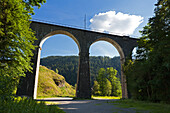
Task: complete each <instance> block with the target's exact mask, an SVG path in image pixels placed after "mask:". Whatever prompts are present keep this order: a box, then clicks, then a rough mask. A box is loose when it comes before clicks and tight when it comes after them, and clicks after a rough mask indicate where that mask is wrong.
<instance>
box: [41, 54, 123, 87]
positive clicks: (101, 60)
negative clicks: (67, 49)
mask: <svg viewBox="0 0 170 113" xmlns="http://www.w3.org/2000/svg"><path fill="white" fill-rule="evenodd" d="M78 61H79V57H78V56H48V57H46V58H41V62H40V64H41V65H43V66H46V67H47V68H48V69H51V70H54V71H56V69H58V71H59V72H58V73H59V74H61V75H62V76H64V77H65V79H66V81H67V82H68V83H69V84H71V85H73V86H74V85H75V84H76V82H77V71H78ZM108 67H113V68H114V69H116V70H117V71H118V73H117V77H118V78H119V79H121V78H120V71H121V70H120V57H113V58H109V57H102V56H98V57H97V56H91V57H90V76H91V86H92V85H93V81H94V80H96V77H97V75H98V73H99V70H100V68H105V69H106V68H108Z"/></svg>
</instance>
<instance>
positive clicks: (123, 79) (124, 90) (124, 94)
mask: <svg viewBox="0 0 170 113" xmlns="http://www.w3.org/2000/svg"><path fill="white" fill-rule="evenodd" d="M98 41H106V42H109V43H110V44H112V45H113V47H115V48H116V50H117V51H118V53H119V55H120V65H121V85H122V98H127V97H128V95H127V85H126V77H125V75H124V72H123V64H124V63H125V54H124V52H123V49H122V47H121V46H120V45H119V44H118V43H117V42H116V41H115V40H113V39H111V38H108V37H100V38H98V39H96V40H95V41H93V42H92V43H91V44H90V46H89V49H90V47H91V46H92V45H93V44H94V43H95V42H98Z"/></svg>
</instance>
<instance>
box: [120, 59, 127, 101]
mask: <svg viewBox="0 0 170 113" xmlns="http://www.w3.org/2000/svg"><path fill="white" fill-rule="evenodd" d="M120 62H121V84H122V98H128V92H127V82H126V76H125V74H124V71H123V64H124V62H125V58H122V59H120Z"/></svg>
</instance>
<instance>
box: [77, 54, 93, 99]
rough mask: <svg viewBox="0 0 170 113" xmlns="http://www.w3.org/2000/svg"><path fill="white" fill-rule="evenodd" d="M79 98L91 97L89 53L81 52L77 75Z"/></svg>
mask: <svg viewBox="0 0 170 113" xmlns="http://www.w3.org/2000/svg"><path fill="white" fill-rule="evenodd" d="M76 97H77V98H91V88H90V68H89V53H88V52H80V53H79V70H78V77H77V90H76Z"/></svg>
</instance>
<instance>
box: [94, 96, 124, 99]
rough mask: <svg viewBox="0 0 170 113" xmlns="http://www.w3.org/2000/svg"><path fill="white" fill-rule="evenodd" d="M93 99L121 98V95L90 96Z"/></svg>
mask: <svg viewBox="0 0 170 113" xmlns="http://www.w3.org/2000/svg"><path fill="white" fill-rule="evenodd" d="M92 98H93V99H121V98H122V97H120V96H119V97H115V96H92Z"/></svg>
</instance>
